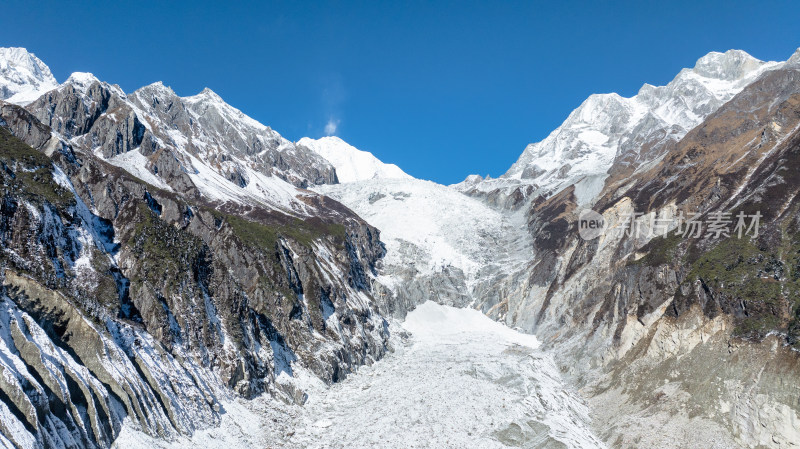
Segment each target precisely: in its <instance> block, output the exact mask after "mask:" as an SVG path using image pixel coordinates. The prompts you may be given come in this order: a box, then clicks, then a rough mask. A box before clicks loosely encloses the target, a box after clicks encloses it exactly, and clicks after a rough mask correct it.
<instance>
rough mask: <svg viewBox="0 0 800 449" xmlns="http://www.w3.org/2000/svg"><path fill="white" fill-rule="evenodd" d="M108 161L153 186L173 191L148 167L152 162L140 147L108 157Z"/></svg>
mask: <svg viewBox="0 0 800 449" xmlns="http://www.w3.org/2000/svg"><path fill="white" fill-rule="evenodd" d="M107 161H108V162H110V163H111V164H113V165H116V166H117V167H120V168H122V169H123V170H125V171H127V172H128V173H130V174H132V175H133V176H136V177H137V178H139V179H141V180H142V181H144V182H146V183H148V184H150V185H152V186H155V187H158V188H160V189H164V190H167V191H170V192H171V191H172V188H171V187H170V186H169V185H167V183H166V182H164V181H163V180H162V179H161V178H160V177H158V176H156V175H154V174H153V172H151V171H150V170H149V169H148V168H147V167H148V165H149V164H150V161H149V160H148V159H147V157H145V156H144V155H143V154H142V152H141V150H140V149H138V148H137V149H136V150H133V151H128V152H127V153H121V154H118V155H116V156H114V157H112V158H110V159H107Z"/></svg>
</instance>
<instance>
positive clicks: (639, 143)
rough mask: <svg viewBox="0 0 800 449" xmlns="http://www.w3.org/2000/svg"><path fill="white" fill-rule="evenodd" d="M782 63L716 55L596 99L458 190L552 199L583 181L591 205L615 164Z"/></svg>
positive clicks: (674, 135) (690, 123)
mask: <svg viewBox="0 0 800 449" xmlns="http://www.w3.org/2000/svg"><path fill="white" fill-rule="evenodd" d="M780 65H781V63H777V62H763V61H760V60H758V59H756V58H753V57H752V56H750V55H749V54H747V53H745V52H743V51H740V50H730V51H727V52H725V53H718V52H712V53H709V54H707V55H705V56H703V57H702V58H700V59H699V60H698V61H697V63H696V64H695V66H694V68H692V69H683V70H681V72H680V73H679V74H678V75H677V76H676V77H675V78H674V79H673V80H672V81H671V82H670V83H669V84H667V85H666V86H660V87H656V86H652V85H650V84H645V85H644V86H642V88H641V89H640V90H639V92H638V94H637V95H635V96H633V97H630V98H624V97H621V96H620V95H618V94H615V93H611V94H596V95H592V96H590V97H589V98H587V99H586V101H584V102H583V103H582V104H581V105H580V106H579V107H578V108H577V109H575V110H574V111H573V112H572V113H571V114H570V115H569V117H567V119H566V120H565V121H564V123H563V124H562V125H561V126H559V127H558V128H556V129H555V130H554V131H553V132H552V133H550V135H549V136H547V138H545V139H544V140H543V141H541V142H537V143H533V144H530V145H528V146H527V148H525V151H524V152H523V153H522V155H521V156H520V158H519V160H517V162H516V163H514V165H512V166H511V168H510V169H509V170H508V172H506V173H505V174H504V175H503V176H502V177H501V178H498V179H492V180H486V181H482V182H476V179H474V178H473V179H470V180H466V181H464V182H462V183H460V184H457V185H456V186H455V187H456V188H458V189H460V190H463V191H468V190H471V189H476V190H479V191H484V192H488V191H492V190H495V189H498V188H508V187H515V186H518V185H520V184H527V185H535V186H537V187H538V188H539V190H538V191H537V193H542V194H545V195H549V194H552V193H555V192H558V191H559V190H561V189H562V188H564V187H566V186H569V185H571V184H575V183H578V189H577V190H578V192H579V196H582V198H579V200H582V201H581V202H584V203H585V202H589V201H591V199H592V198H593V197H594V195H596V194H597V193H598V192H599V191H600V190H601V189H602V187H603V180H604V179H605V177H606V172H607V171H608V170H609V168H610V167H611V166H612V164H613V163H614V161H615V160H618V161H620V165H623V164H633V163H637V162H641V159H642V158H641V157H640V153H642V152H646V151H647V150H648V149H649V148H651V147H654V146H658V145H659V144H660V143H663V142H664V141H667V140H671V141H677V140H679V139H680V138H681V137H683V136H684V135H686V133H687V132H688V131H689V130H691V129H692V128H694V127H695V126H697V125H698V124H699V123H700V122H702V121H703V119H704V118H705V117H707V116H708V115H709V114H711V113H712V112H714V111H716V110H717V109H718V108H719V107H720V106H722V105H723V104H724V103H725V102H727V101H728V100H730V99H731V98H733V96H734V95H736V94H737V93H738V92H740V91H741V90H742V89H744V87H745V86H747V85H748V84H750V83H751V82H752V81H754V80H755V79H756V78H757V77H758V76H759V75H761V74H762V73H763V72H764V71H766V70H769V69H773V68H777V67H779V66H780ZM657 156H658V155H650V154H647V155H645V157H644V159H652V158H655V157H657Z"/></svg>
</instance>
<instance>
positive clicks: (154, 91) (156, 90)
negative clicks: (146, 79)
mask: <svg viewBox="0 0 800 449" xmlns="http://www.w3.org/2000/svg"><path fill="white" fill-rule="evenodd" d="M135 93H136V94H144V93H146V94H147V95H152V96H158V97H177V94H175V91H174V90H172V88H171V87H169V86H166V85H164V83H163V82H161V81H156V82H155V83H152V84H148V85H147V86H144V87H140V88H139V89H137V90H136V92H135Z"/></svg>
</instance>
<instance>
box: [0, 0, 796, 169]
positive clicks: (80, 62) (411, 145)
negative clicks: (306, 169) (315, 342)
mask: <svg viewBox="0 0 800 449" xmlns="http://www.w3.org/2000/svg"><path fill="white" fill-rule="evenodd" d="M226 3H227V2H219V1H213V2H211V1H209V2H205V1H200V0H198V1H194V2H183V3H181V2H147V1H140V2H135V3H134V2H131V3H125V2H95V3H92V2H89V3H83V4H78V3H76V2H68V1H58V2H49V1H38V2H36V6H35V7H34V6H32V5H31V2H18V1H13V0H12V1H6V2H4V4H3V6H2V8H0V9H1V10H2V15H1V16H0V46H22V47H26V48H28V49H29V50H31V51H33V52H34V53H36V54H37V56H39V57H40V58H41V59H43V60H44V61H45V62H46V63H47V64H48V65H49V66H50V68H51V69H52V70H53V72H54V75H55V76H56V78H57V79H58V80H59V81H63V80H64V79H66V77H67V76H68V75H69V73H71V72H73V71H88V72H93V73H94V74H95V75H97V76H98V77H99V78H101V79H103V80H105V81H109V82H113V83H117V84H119V85H120V86H122V88H123V89H124V90H125V91H127V92H130V91H133V90H135V89H136V88H138V87H141V86H143V85H146V84H150V83H152V82H154V81H158V80H162V81H164V83H165V84H167V85H169V86H171V87H172V88H173V89H174V90H175V91H176V92H177V93H178V94H179V95H193V94H195V93H197V92H199V91H200V90H202V88H203V87H206V86H208V87H210V88H211V89H213V90H214V91H216V92H217V93H218V94H220V95H221V96H222V97H223V98H224V99H225V100H226V101H227V102H228V103H230V104H232V105H233V106H235V107H237V108H239V109H241V110H242V111H244V112H245V113H247V114H248V115H250V116H252V117H254V118H256V119H257V120H259V121H261V122H263V123H265V124H267V125H270V126H272V127H273V128H274V129H275V130H277V131H278V132H280V133H281V134H283V135H284V136H285V137H286V138H288V139H291V140H298V139H299V138H300V137H303V136H311V137H320V136H322V135H324V134H325V128H326V125H329V124H330V125H331V126H329V128H332V127H333V126H332V125H333V124H336V135H338V136H340V137H342V138H343V139H345V140H346V141H348V142H350V143H351V144H353V145H355V146H356V147H358V148H361V149H364V150H368V151H371V152H373V153H374V154H376V155H377V156H378V157H380V158H381V159H383V160H384V161H387V162H393V163H396V164H398V165H400V167H402V168H403V169H404V170H405V171H407V172H408V173H410V174H412V175H414V176H416V177H420V178H425V179H432V180H435V181H438V182H442V183H446V184H449V183H453V182H458V181H460V180H461V179H463V178H464V177H465V176H466V175H468V174H470V173H480V174H483V175H485V174H491V175H492V176H498V175H500V174H502V173H503V172H505V170H506V169H508V167H509V166H510V165H511V164H512V163H513V162H514V161H515V160H516V158H517V157H518V156H519V155H520V153H521V152H522V150H523V149H524V148H525V145H527V144H528V143H530V142H535V141H538V140H541V139H542V138H544V137H545V136H547V134H548V133H549V132H550V131H551V130H553V129H554V128H555V127H557V126H558V125H559V124H560V123H561V122H562V121H563V120H564V119H565V118H566V116H567V115H568V114H569V112H570V111H571V110H572V109H574V108H575V107H577V106H578V105H579V104H580V103H581V101H583V100H584V99H585V98H586V97H587V96H588V95H590V94H592V93H600V92H618V93H620V94H622V95H625V96H629V95H633V94H635V93H636V91H638V89H639V87H640V86H641V85H642V84H643V83H645V82H648V83H651V84H657V85H660V84H665V83H667V82H669V81H670V79H671V78H672V77H673V76H674V75H676V74H677V73H678V71H679V70H680V69H681V68H682V67H690V66H692V65H694V62H695V60H697V59H698V58H699V57H701V56H702V55H704V54H705V53H707V52H709V51H712V50H717V51H724V50H727V49H730V48H738V49H743V50H745V51H747V52H749V53H750V54H752V55H753V56H755V57H757V58H759V59H764V60H784V59H787V58H788V57H789V56H790V55H791V54H792V52H793V51H794V50H795V49H796V48H797V47H798V46H800V27H798V26H797V20H798V19H800V5H798V4H793V3H792V2H770V1H761V2H751V3H744V2H736V1H718V2H717V1H707V2H680V1H678V2H658V3H657V4H656V3H654V2H647V1H636V2H585V3H584V2H560V1H549V2H519V3H518V2H436V3H433V2H407V3H403V4H399V3H394V2H392V3H390V2H378V1H366V2H313V3H311V2H309V3H303V2H286V3H283V2H275V3H269V2H264V3H261V2H258V3H256V2H253V3H246V2H245V3H240V4H238V5H235V6H231V5H227V4H226Z"/></svg>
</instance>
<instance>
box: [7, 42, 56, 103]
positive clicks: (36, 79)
mask: <svg viewBox="0 0 800 449" xmlns="http://www.w3.org/2000/svg"><path fill="white" fill-rule="evenodd" d="M57 85H58V82H56V79H55V78H54V77H53V74H52V73H51V72H50V68H48V67H47V65H45V63H43V62H42V61H41V60H40V59H39V58H37V57H36V55H34V54H33V53H29V52H28V51H27V50H25V49H24V48H16V47H14V48H2V47H0V100H3V101H7V102H9V103H15V104H20V105H24V104H27V103H30V102H31V101H33V100H35V99H37V98H38V97H39V96H40V95H41V94H43V93H45V92H47V91H48V90H51V89H55V87H56V86H57Z"/></svg>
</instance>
